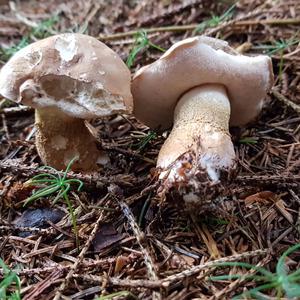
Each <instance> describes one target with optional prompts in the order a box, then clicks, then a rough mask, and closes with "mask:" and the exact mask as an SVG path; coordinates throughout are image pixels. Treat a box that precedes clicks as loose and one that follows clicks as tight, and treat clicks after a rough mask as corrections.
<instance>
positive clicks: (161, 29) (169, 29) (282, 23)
mask: <svg viewBox="0 0 300 300" xmlns="http://www.w3.org/2000/svg"><path fill="white" fill-rule="evenodd" d="M259 24H261V25H273V26H274V25H277V26H286V25H298V24H300V19H299V18H288V19H264V20H244V21H243V20H241V21H236V20H232V21H229V22H226V23H224V24H222V25H221V26H220V27H216V28H213V29H211V30H210V31H208V35H210V34H213V33H215V32H216V31H219V30H221V29H224V28H225V27H228V26H232V27H240V26H250V25H259ZM198 26H199V24H189V25H177V26H163V27H154V28H148V29H144V30H145V32H146V33H155V32H181V31H192V30H195V29H196V28H197V27H198ZM138 32H139V31H138V30H132V31H127V32H121V33H116V34H110V35H99V37H98V38H99V39H100V40H102V41H112V40H118V39H123V38H127V37H131V36H134V35H136V34H137V33H138Z"/></svg>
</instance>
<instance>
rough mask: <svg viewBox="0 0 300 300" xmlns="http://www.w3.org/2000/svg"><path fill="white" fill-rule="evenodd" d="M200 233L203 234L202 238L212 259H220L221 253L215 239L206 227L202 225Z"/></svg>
mask: <svg viewBox="0 0 300 300" xmlns="http://www.w3.org/2000/svg"><path fill="white" fill-rule="evenodd" d="M199 229H200V230H199V232H200V234H201V237H202V239H203V241H204V243H205V245H206V247H207V249H208V251H209V254H210V255H211V257H212V258H220V257H221V255H220V252H219V249H218V247H217V243H216V241H215V240H214V239H213V237H212V235H211V234H210V232H209V231H208V229H207V227H206V225H204V224H202V226H201V228H199Z"/></svg>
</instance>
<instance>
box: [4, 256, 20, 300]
mask: <svg viewBox="0 0 300 300" xmlns="http://www.w3.org/2000/svg"><path fill="white" fill-rule="evenodd" d="M0 268H1V269H2V270H3V273H4V274H3V279H2V281H1V282H0V299H4V300H21V293H20V290H21V281H20V278H19V276H18V275H17V274H16V273H15V272H14V271H12V270H10V269H9V268H8V267H7V266H6V264H5V263H4V261H3V260H2V259H1V258H0ZM12 285H14V286H15V291H13V292H8V289H9V288H10V287H11V286H12Z"/></svg>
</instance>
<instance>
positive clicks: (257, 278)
mask: <svg viewBox="0 0 300 300" xmlns="http://www.w3.org/2000/svg"><path fill="white" fill-rule="evenodd" d="M241 278H243V279H244V280H249V279H251V280H255V281H261V280H265V279H266V277H265V276H259V275H247V274H245V275H243V274H232V275H220V276H211V277H209V279H210V280H213V281H218V280H234V279H241Z"/></svg>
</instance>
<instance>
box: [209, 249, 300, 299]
mask: <svg viewBox="0 0 300 300" xmlns="http://www.w3.org/2000/svg"><path fill="white" fill-rule="evenodd" d="M298 249H300V244H296V245H294V246H292V247H290V248H288V249H287V250H286V251H285V252H284V253H283V254H282V255H281V256H280V258H279V260H278V262H277V265H276V272H275V273H272V272H270V271H268V270H267V269H265V268H263V267H257V266H254V265H251V264H248V263H244V262H224V263H220V264H216V265H215V266H217V267H240V268H244V269H248V270H254V271H255V272H256V273H255V274H253V275H252V274H251V275H245V274H244V275H240V274H233V275H221V276H212V277H210V279H211V280H213V281H217V280H233V279H243V280H252V281H254V282H257V283H262V284H261V285H259V286H258V287H255V288H252V289H250V290H249V291H246V292H244V293H242V294H240V295H237V296H235V297H234V298H233V299H244V298H245V297H246V298H247V299H249V298H251V299H269V298H268V297H267V296H266V295H264V294H262V293H261V292H262V291H267V290H273V289H275V290H276V297H277V298H278V299H279V298H280V297H282V296H285V297H287V298H288V299H291V298H296V297H297V299H298V298H299V297H300V269H298V270H296V271H295V272H291V273H288V268H287V266H286V264H285V260H286V258H287V257H288V256H289V255H290V254H292V253H293V252H295V251H296V250H298Z"/></svg>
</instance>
